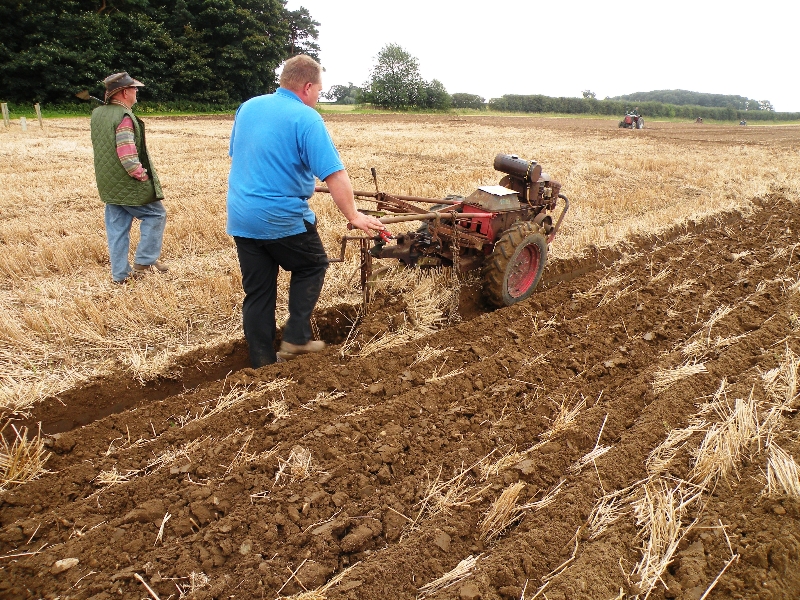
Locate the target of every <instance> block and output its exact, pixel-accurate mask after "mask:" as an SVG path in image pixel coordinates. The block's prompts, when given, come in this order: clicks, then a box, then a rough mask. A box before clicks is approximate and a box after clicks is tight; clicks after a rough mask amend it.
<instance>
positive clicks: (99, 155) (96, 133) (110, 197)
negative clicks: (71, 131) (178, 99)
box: [92, 104, 164, 206]
mask: <svg viewBox="0 0 800 600" xmlns="http://www.w3.org/2000/svg"><path fill="white" fill-rule="evenodd" d="M125 115H128V116H130V117H131V119H132V120H133V135H134V139H135V141H136V149H137V151H138V154H139V160H140V161H141V163H142V165H143V166H144V168H145V169H147V174H148V175H149V179H148V180H147V181H138V180H136V179H134V178H133V177H131V176H130V175H128V172H127V171H126V170H125V167H123V166H122V163H121V162H120V161H119V157H118V156H117V138H116V135H117V126H118V125H119V124H120V123H121V122H122V119H123V117H124V116H125ZM92 148H93V149H94V174H95V178H96V179H97V190H98V191H99V192H100V199H101V200H102V201H103V202H105V203H106V204H122V205H124V206H141V205H143V204H149V203H150V202H155V201H156V200H161V199H162V198H163V197H164V193H163V192H162V191H161V184H160V183H159V181H158V175H157V174H156V171H155V169H154V168H153V163H152V162H151V160H150V154H149V153H148V152H147V145H146V143H145V137H144V123H142V121H141V120H140V119H139V118H138V117H137V116H136V115H134V114H133V112H131V110H130V109H127V108H125V107H124V106H120V105H118V104H106V105H104V106H98V107H97V108H95V109H94V110H93V111H92Z"/></svg>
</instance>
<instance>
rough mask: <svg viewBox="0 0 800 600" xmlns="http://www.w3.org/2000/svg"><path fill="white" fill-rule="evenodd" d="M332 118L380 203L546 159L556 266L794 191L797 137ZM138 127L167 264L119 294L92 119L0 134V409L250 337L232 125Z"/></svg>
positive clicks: (566, 122)
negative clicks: (151, 160)
mask: <svg viewBox="0 0 800 600" xmlns="http://www.w3.org/2000/svg"><path fill="white" fill-rule="evenodd" d="M326 120H327V122H328V126H329V129H330V131H331V134H332V135H333V138H334V140H335V142H336V144H337V146H338V148H339V149H340V152H341V155H342V158H343V160H344V163H345V164H346V165H347V167H348V170H349V172H350V175H351V177H352V179H353V183H354V187H355V188H356V189H362V190H364V189H366V190H370V189H372V188H373V184H372V181H371V178H370V176H369V168H370V167H372V166H374V167H376V168H377V171H378V177H379V181H380V184H381V186H382V189H384V190H386V191H393V192H395V193H399V194H409V195H418V196H428V197H433V198H438V197H442V196H444V195H446V194H449V193H456V194H468V193H470V192H471V191H472V190H474V189H475V187H476V186H478V185H482V184H493V183H496V182H497V181H498V179H499V175H500V174H498V173H496V172H494V171H493V169H492V161H493V158H494V156H495V154H497V153H498V152H506V153H516V154H519V155H520V156H522V157H525V158H530V159H536V160H538V161H539V162H540V163H541V164H542V165H543V167H544V169H545V171H546V172H548V173H550V175H551V176H552V177H553V178H555V179H558V180H559V181H561V183H562V185H563V190H562V191H563V192H564V193H565V194H566V195H568V196H569V197H570V199H571V201H572V209H571V211H570V213H569V215H568V218H567V219H566V221H565V223H564V226H563V228H562V231H561V233H560V234H559V237H558V238H557V239H556V242H555V243H554V245H553V249H552V256H553V257H556V258H559V257H561V258H563V257H569V256H573V255H577V254H579V253H581V252H582V251H584V250H585V249H586V248H587V247H588V246H591V245H594V246H608V245H614V244H619V243H621V242H624V240H626V239H629V238H630V237H631V236H634V235H636V234H639V233H652V232H657V231H659V230H663V229H665V228H667V227H669V226H670V225H672V224H674V223H681V222H685V221H687V220H691V219H699V218H702V217H703V216H706V215H709V214H713V213H716V212H720V211H729V210H739V211H742V212H747V211H748V210H749V205H750V200H751V199H752V198H754V197H759V196H761V197H763V196H765V195H767V194H769V193H770V192H771V191H774V190H782V191H786V192H790V193H791V195H794V196H796V195H797V193H798V190H800V176H798V173H799V172H800V157H799V155H798V152H797V149H798V146H800V127H797V126H785V127H758V128H755V127H754V128H751V127H748V128H739V127H735V126H732V127H722V126H708V125H694V124H678V123H653V122H648V128H647V129H645V130H642V131H627V130H619V129H618V128H617V120H616V119H608V120H600V119H545V118H536V117H521V118H516V117H496V116H470V117H465V116H458V115H384V114H372V115H349V114H337V115H333V114H331V115H327V116H326ZM146 122H147V126H148V139H149V145H150V147H151V150H152V153H153V154H154V156H155V160H156V166H157V168H158V170H159V174H160V177H161V180H162V181H163V183H164V190H165V193H166V201H165V203H166V206H167V209H168V211H169V220H168V225H167V231H166V236H165V246H164V253H163V259H164V260H165V261H166V262H167V263H168V264H169V265H170V267H171V271H170V273H169V274H168V275H166V276H163V277H161V276H155V275H152V276H148V277H146V278H144V279H143V280H141V281H136V282H135V283H134V284H132V285H129V286H124V287H118V286H113V285H112V284H111V281H110V276H109V270H108V256H107V249H106V245H105V233H104V228H103V205H102V204H101V203H100V201H99V199H98V197H97V191H96V188H95V184H94V174H93V167H92V149H91V144H90V139H89V123H88V119H86V118H73V119H53V120H46V121H45V126H44V128H43V129H40V128H39V127H38V124H37V125H36V126H34V127H29V129H28V131H27V132H26V133H23V132H22V131H21V130H20V128H19V127H12V128H11V129H3V130H0V156H2V161H1V162H0V174H2V181H3V192H2V196H0V214H2V219H1V220H0V308H1V309H2V319H1V320H0V360H1V361H2V365H3V366H2V367H0V404H1V405H2V407H5V408H2V407H0V411H2V412H9V411H12V410H19V409H24V407H25V406H28V405H30V403H32V402H35V401H36V400H38V399H40V398H42V397H44V396H47V395H51V394H54V393H57V392H59V391H61V390H64V389H67V388H69V387H71V386H74V385H75V384H76V383H78V382H79V381H82V380H85V379H86V378H88V377H91V376H93V375H97V374H99V373H104V372H109V371H119V370H126V371H129V372H130V373H131V376H132V377H135V378H139V379H147V378H149V377H152V376H154V375H155V374H157V373H159V372H161V371H162V370H164V369H167V368H168V367H169V365H170V363H171V361H172V359H173V358H174V357H175V356H176V355H177V354H180V353H183V352H186V351H187V350H189V349H192V348H196V347H198V346H201V345H204V344H215V343H218V342H220V341H222V340H225V339H231V338H235V337H240V336H241V325H240V303H241V300H242V291H241V287H240V280H239V269H238V264H237V261H236V256H235V251H234V247H233V244H232V241H231V239H230V238H229V237H228V236H227V235H226V234H225V230H224V226H225V194H226V181H227V173H228V160H229V159H228V157H227V144H228V137H229V133H230V128H231V124H232V121H231V118H229V117H228V118H224V117H199V118H184V117H178V118H175V117H152V118H149V119H148V120H147V121H146ZM312 205H313V207H314V209H315V210H316V211H317V214H318V217H319V219H320V223H321V227H320V231H321V234H322V237H323V240H324V242H325V244H326V247H327V248H328V250H329V253H330V254H335V253H337V251H338V250H337V240H338V238H339V236H340V235H342V234H343V233H345V229H344V225H345V223H344V220H343V219H342V218H341V216H340V215H338V213H337V211H336V210H335V207H334V206H333V204H332V202H331V201H330V200H329V199H328V198H326V197H322V196H317V197H315V198H313V199H312ZM364 206H368V205H364ZM754 235H756V233H755V232H754ZM135 237H136V236H135V235H134V238H135ZM354 270H355V263H354V262H353V261H352V260H351V261H350V262H349V263H345V264H343V265H333V266H332V267H331V270H330V271H329V276H328V278H327V282H326V287H325V289H324V290H323V299H322V305H332V304H336V303H339V302H342V301H350V302H355V301H357V298H358V289H357V285H356V283H357V278H356V277H353V274H354ZM284 283H285V282H284ZM280 305H281V304H280V303H279V306H280Z"/></svg>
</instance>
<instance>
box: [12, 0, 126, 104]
mask: <svg viewBox="0 0 800 600" xmlns="http://www.w3.org/2000/svg"><path fill="white" fill-rule="evenodd" d="M91 4H92V3H91V2H83V1H81V0H37V1H32V0H16V1H15V0H0V98H2V99H3V100H11V101H44V100H49V99H54V98H60V99H65V97H68V96H70V93H69V92H70V91H72V93H74V92H75V91H77V90H78V89H80V88H83V87H89V86H94V85H95V82H96V81H97V80H98V79H102V78H103V77H105V76H106V75H107V74H108V72H109V71H108V68H109V64H110V63H111V61H112V59H113V57H114V54H115V51H114V47H113V46H114V39H113V36H112V35H111V33H110V31H109V23H108V19H107V18H105V17H104V16H103V15H100V14H98V13H97V12H96V11H94V10H87V8H89V7H90V5H91ZM73 90H74V91H73Z"/></svg>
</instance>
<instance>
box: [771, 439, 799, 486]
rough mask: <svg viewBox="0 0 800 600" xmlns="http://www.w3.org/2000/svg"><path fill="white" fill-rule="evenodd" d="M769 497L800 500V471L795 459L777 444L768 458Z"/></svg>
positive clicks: (773, 444) (772, 445)
mask: <svg viewBox="0 0 800 600" xmlns="http://www.w3.org/2000/svg"><path fill="white" fill-rule="evenodd" d="M767 495H769V496H771V497H777V496H780V495H786V496H788V497H789V498H800V469H798V467H797V463H796V462H795V460H794V458H793V457H792V456H791V455H790V454H789V453H788V452H786V451H785V450H784V449H783V448H781V447H780V446H778V445H777V444H775V443H772V444H770V445H769V451H768V456H767Z"/></svg>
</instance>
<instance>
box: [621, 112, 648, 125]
mask: <svg viewBox="0 0 800 600" xmlns="http://www.w3.org/2000/svg"><path fill="white" fill-rule="evenodd" d="M619 126H620V127H624V128H625V129H644V118H643V117H642V116H641V115H640V114H639V111H638V110H636V109H634V110H629V111H628V112H626V113H625V117H624V118H623V119H622V121H620V122H619Z"/></svg>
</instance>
